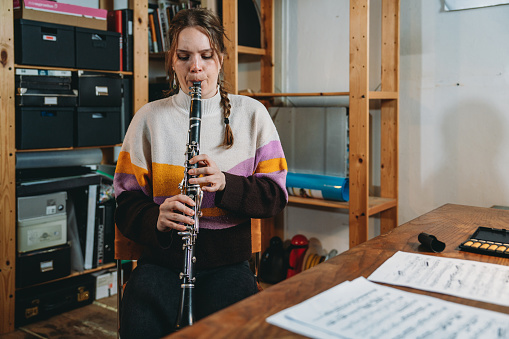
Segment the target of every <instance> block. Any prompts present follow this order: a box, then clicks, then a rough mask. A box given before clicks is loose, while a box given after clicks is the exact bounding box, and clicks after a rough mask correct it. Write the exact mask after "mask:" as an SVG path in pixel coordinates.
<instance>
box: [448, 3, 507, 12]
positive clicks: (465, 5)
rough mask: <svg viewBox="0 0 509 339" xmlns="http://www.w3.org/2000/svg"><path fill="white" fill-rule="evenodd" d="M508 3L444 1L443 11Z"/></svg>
mask: <svg viewBox="0 0 509 339" xmlns="http://www.w3.org/2000/svg"><path fill="white" fill-rule="evenodd" d="M508 3H509V2H508V1H507V0H445V1H444V10H446V11H457V10H460V9H472V8H480V7H489V6H497V5H506V4H508Z"/></svg>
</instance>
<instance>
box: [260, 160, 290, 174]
mask: <svg viewBox="0 0 509 339" xmlns="http://www.w3.org/2000/svg"><path fill="white" fill-rule="evenodd" d="M282 170H288V165H287V164H286V159H285V158H274V159H269V160H264V161H260V162H259V163H258V167H257V168H256V171H255V173H273V172H279V171H282Z"/></svg>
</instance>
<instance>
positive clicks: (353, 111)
mask: <svg viewBox="0 0 509 339" xmlns="http://www.w3.org/2000/svg"><path fill="white" fill-rule="evenodd" d="M349 120H350V122H349V125H350V156H349V159H350V217H349V220H350V221H349V224H350V247H354V246H356V245H358V244H360V243H362V242H365V241H366V240H367V239H368V202H369V176H368V174H369V138H368V136H369V1H368V0H351V1H350V119H349Z"/></svg>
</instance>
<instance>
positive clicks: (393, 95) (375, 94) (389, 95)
mask: <svg viewBox="0 0 509 339" xmlns="http://www.w3.org/2000/svg"><path fill="white" fill-rule="evenodd" d="M369 99H377V100H378V99H382V100H383V99H399V94H398V92H385V91H370V92H369Z"/></svg>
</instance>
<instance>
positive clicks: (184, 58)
mask: <svg viewBox="0 0 509 339" xmlns="http://www.w3.org/2000/svg"><path fill="white" fill-rule="evenodd" d="M177 58H178V59H179V60H183V61H186V60H189V56H188V55H177Z"/></svg>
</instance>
